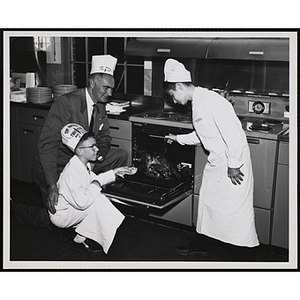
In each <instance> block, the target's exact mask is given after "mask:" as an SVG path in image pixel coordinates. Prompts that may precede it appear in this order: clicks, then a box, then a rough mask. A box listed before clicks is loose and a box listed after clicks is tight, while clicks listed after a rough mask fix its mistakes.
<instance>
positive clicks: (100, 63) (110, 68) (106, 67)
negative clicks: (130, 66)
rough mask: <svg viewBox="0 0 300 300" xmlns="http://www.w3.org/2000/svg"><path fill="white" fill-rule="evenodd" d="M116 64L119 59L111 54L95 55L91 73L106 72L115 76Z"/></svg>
mask: <svg viewBox="0 0 300 300" xmlns="http://www.w3.org/2000/svg"><path fill="white" fill-rule="evenodd" d="M116 64H117V59H116V58H115V57H113V56H111V55H94V56H93V57H92V69H91V74H93V73H104V74H109V75H111V76H114V70H115V68H116Z"/></svg>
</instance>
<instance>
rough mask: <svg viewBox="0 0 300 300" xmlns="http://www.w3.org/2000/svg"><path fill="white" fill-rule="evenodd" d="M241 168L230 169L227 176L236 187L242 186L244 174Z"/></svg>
mask: <svg viewBox="0 0 300 300" xmlns="http://www.w3.org/2000/svg"><path fill="white" fill-rule="evenodd" d="M240 168H241V167H239V168H229V167H228V171H227V176H228V177H229V178H230V180H231V182H232V183H233V184H234V185H237V184H241V183H242V181H243V176H244V174H243V173H242V172H241V170H240Z"/></svg>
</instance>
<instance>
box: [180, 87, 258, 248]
mask: <svg viewBox="0 0 300 300" xmlns="http://www.w3.org/2000/svg"><path fill="white" fill-rule="evenodd" d="M192 107H193V125H194V128H195V131H194V132H192V133H190V134H187V135H181V136H178V137H177V139H178V142H179V143H180V144H189V145H190V144H197V143H199V141H201V142H202V144H203V146H204V147H205V148H206V150H208V151H209V153H210V154H209V156H208V163H207V164H206V166H205V168H204V173H203V179H202V185H201V189H200V195H199V206H198V218H197V226H196V230H197V232H198V233H201V234H205V235H207V236H210V237H212V238H215V239H218V240H221V241H223V242H225V243H230V244H234V245H237V246H248V247H254V246H257V245H258V244H259V242H258V239H257V234H256V230H255V222H254V209H253V173H252V164H251V158H250V150H249V146H248V143H247V139H246V136H245V133H244V131H243V129H242V126H241V123H240V121H239V119H238V118H237V117H236V115H235V112H234V110H233V108H232V105H231V104H230V103H229V102H228V101H227V100H226V99H224V98H223V97H221V96H220V95H218V94H217V93H215V92H212V91H208V90H207V89H203V88H199V87H197V88H195V91H194V95H193V101H192ZM196 163H197V162H196ZM240 166H242V167H241V171H242V173H243V174H244V177H243V182H242V184H241V185H234V184H232V182H231V180H230V178H229V177H228V176H227V170H228V167H232V168H238V167H240Z"/></svg>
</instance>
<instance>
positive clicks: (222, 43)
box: [125, 38, 289, 61]
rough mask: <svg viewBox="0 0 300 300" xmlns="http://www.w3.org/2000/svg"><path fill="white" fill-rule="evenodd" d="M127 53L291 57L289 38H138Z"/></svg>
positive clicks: (234, 57)
mask: <svg viewBox="0 0 300 300" xmlns="http://www.w3.org/2000/svg"><path fill="white" fill-rule="evenodd" d="M125 55H128V56H142V57H144V58H152V57H174V58H181V57H187V58H198V59H199V58H200V59H205V58H206V59H235V60H266V61H288V60H289V39H288V38H136V39H132V40H130V41H129V43H128V45H127V47H126V49H125Z"/></svg>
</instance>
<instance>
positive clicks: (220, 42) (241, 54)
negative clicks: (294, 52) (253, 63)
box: [207, 38, 289, 61]
mask: <svg viewBox="0 0 300 300" xmlns="http://www.w3.org/2000/svg"><path fill="white" fill-rule="evenodd" d="M207 52H208V55H207V58H209V59H240V60H266V61H288V60H289V40H288V39H287V38H284V39H283V38H282V39H279V38H278V39H275V38H272V39H271V38H268V39H255V38H217V39H214V40H213V41H212V43H211V44H210V45H209V48H208V51H207Z"/></svg>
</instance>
